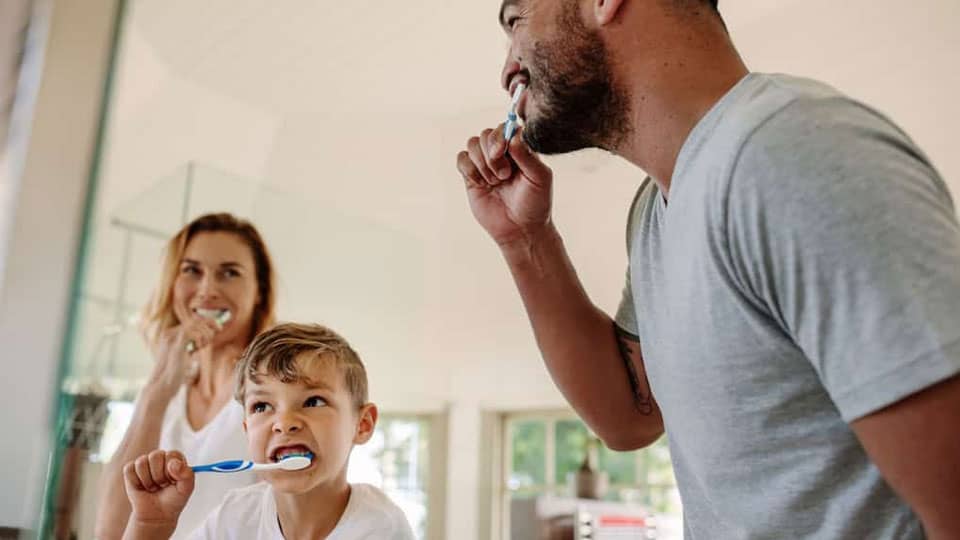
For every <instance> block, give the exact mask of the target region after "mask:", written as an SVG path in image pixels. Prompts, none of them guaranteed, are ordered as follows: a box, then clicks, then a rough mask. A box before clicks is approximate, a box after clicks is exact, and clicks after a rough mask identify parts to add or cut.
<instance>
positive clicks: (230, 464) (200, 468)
mask: <svg viewBox="0 0 960 540" xmlns="http://www.w3.org/2000/svg"><path fill="white" fill-rule="evenodd" d="M252 467H253V462H252V461H246V460H243V459H231V460H228V461H218V462H216V463H210V464H209V465H196V466H193V467H190V468H191V469H193V472H216V473H232V472H240V471H246V470H248V469H250V468H252Z"/></svg>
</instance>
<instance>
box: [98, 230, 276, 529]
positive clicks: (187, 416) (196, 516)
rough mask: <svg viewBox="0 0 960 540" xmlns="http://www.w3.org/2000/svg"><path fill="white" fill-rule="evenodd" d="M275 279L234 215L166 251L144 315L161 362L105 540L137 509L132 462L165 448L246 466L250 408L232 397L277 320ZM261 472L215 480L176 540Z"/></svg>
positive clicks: (110, 500)
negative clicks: (245, 362) (252, 350)
mask: <svg viewBox="0 0 960 540" xmlns="http://www.w3.org/2000/svg"><path fill="white" fill-rule="evenodd" d="M274 295H275V286H274V275H273V265H272V263H271V261H270V255H269V253H268V252H267V248H266V245H265V244H264V242H263V240H262V238H261V237H260V234H259V233H258V232H257V230H256V229H255V228H254V227H253V225H251V224H250V223H248V222H247V221H244V220H241V219H238V218H236V217H234V216H232V215H230V214H210V215H205V216H202V217H199V218H197V219H196V220H194V221H193V222H191V223H190V224H188V225H187V226H186V227H184V228H183V229H181V230H180V232H179V233H177V234H176V236H174V237H173V238H172V239H171V240H170V242H169V243H168V245H167V248H166V254H165V259H164V263H163V273H162V276H161V279H160V285H159V287H158V288H157V290H156V292H155V294H154V297H153V299H152V301H151V302H150V304H149V305H148V306H147V308H146V310H145V317H144V323H145V335H146V338H147V342H148V343H149V345H150V348H151V351H152V352H153V355H154V357H155V360H156V362H155V363H154V366H153V371H152V373H151V374H150V377H149V379H148V380H147V384H146V386H145V387H144V388H143V390H142V391H141V392H140V396H139V398H138V399H137V404H136V407H135V409H134V413H133V419H132V421H131V422H130V426H129V427H128V428H127V432H126V434H125V436H124V438H123V441H122V442H121V443H120V446H119V448H118V449H117V451H116V453H115V454H114V456H113V459H112V460H111V462H110V464H109V465H107V466H106V468H105V469H104V473H103V479H102V484H101V495H100V501H99V509H98V513H97V524H96V529H97V530H96V536H97V538H99V539H100V540H110V539H113V538H120V537H121V536H123V531H124V528H125V527H126V524H127V519H128V517H129V515H130V505H129V503H128V502H127V497H126V493H125V491H124V485H123V464H124V463H126V462H128V461H131V460H133V459H134V458H136V457H137V456H140V455H142V454H145V453H148V452H149V451H151V450H154V449H157V448H163V449H166V450H180V451H182V452H183V453H184V454H185V455H186V457H187V460H188V461H189V462H190V463H192V464H199V463H209V462H212V461H220V460H224V459H244V458H245V457H246V454H247V452H246V439H245V438H244V436H243V428H242V422H243V410H242V408H241V406H240V405H239V404H238V403H236V402H235V401H233V400H232V394H233V389H234V366H235V364H236V362H237V359H238V358H239V357H240V354H241V353H242V352H243V350H244V349H245V348H246V347H247V345H248V344H249V343H250V341H251V340H252V339H253V337H254V336H255V335H257V334H258V333H260V332H261V331H263V330H265V329H267V328H269V327H270V326H271V325H272V324H273V322H274ZM254 481H255V478H254V477H253V475H252V473H249V472H248V473H237V474H229V475H207V476H204V478H202V479H200V481H198V482H197V487H196V491H195V493H194V496H193V497H192V498H191V499H190V503H189V504H188V505H187V507H186V508H185V509H184V511H183V514H181V518H180V524H179V527H178V529H177V533H176V534H175V535H174V538H177V537H180V536H184V535H186V534H189V533H190V531H192V530H193V529H194V527H195V526H197V525H198V524H199V523H201V522H202V520H203V518H205V517H206V515H207V514H208V513H209V512H210V511H211V510H212V509H213V508H214V507H215V506H216V505H217V504H219V502H220V500H221V499H222V498H223V495H224V494H225V493H226V492H227V491H228V490H230V489H233V488H236V487H242V486H244V485H247V484H250V483H253V482H254Z"/></svg>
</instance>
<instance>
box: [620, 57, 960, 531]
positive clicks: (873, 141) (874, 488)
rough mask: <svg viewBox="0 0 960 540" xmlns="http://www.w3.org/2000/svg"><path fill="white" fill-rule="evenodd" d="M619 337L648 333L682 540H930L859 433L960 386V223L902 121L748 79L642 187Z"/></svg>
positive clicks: (649, 366)
mask: <svg viewBox="0 0 960 540" xmlns="http://www.w3.org/2000/svg"><path fill="white" fill-rule="evenodd" d="M628 246H629V248H628V249H629V256H630V266H629V269H628V276H627V277H628V279H627V288H626V290H625V291H624V299H623V302H622V304H621V306H620V310H619V312H618V314H617V318H616V320H617V324H618V325H619V326H620V327H621V328H623V329H624V330H626V331H628V332H631V333H635V334H637V335H638V336H639V339H640V346H641V350H642V352H643V358H644V366H645V369H646V372H647V376H648V378H649V381H650V385H651V389H652V392H653V395H654V397H655V399H656V400H657V402H658V404H659V405H660V409H661V410H662V412H663V417H664V423H665V425H666V430H667V436H668V437H669V441H670V449H671V453H672V456H673V462H674V468H675V472H676V477H677V481H678V484H679V488H680V493H681V497H682V500H683V506H684V522H685V529H686V538H687V540H703V539H710V540H715V539H754V538H828V539H832V538H838V539H839V538H870V539H894V538H896V539H902V538H922V537H923V531H922V528H921V526H920V523H919V521H918V520H917V518H916V517H915V515H914V514H913V513H912V512H911V510H910V509H909V508H908V507H907V506H906V504H905V503H904V502H903V501H902V500H900V499H899V498H898V497H897V496H896V495H895V494H894V493H893V491H892V490H891V488H890V487H889V486H888V485H887V484H886V483H885V482H884V480H883V478H882V477H881V475H880V472H879V471H878V469H877V468H876V467H875V466H874V465H872V463H871V462H870V461H869V459H868V458H867V456H866V454H865V453H864V451H863V449H862V447H861V445H860V443H859V442H858V440H857V438H856V437H855V435H854V433H853V432H852V431H851V429H850V427H849V425H848V423H849V422H852V421H853V420H856V419H858V418H860V417H863V416H865V415H867V414H870V413H871V412H874V411H877V410H879V409H881V408H883V407H885V406H887V405H890V404H893V403H895V402H897V401H899V400H901V399H903V398H904V397H906V396H909V395H910V394H913V393H915V392H917V391H919V390H922V389H924V388H926V387H928V386H930V385H932V384H935V383H937V382H939V381H942V380H944V379H947V378H949V377H951V376H952V375H955V374H957V373H958V372H960V227H958V225H957V220H956V215H955V213H954V209H953V203H952V201H951V199H950V196H949V194H948V191H947V189H946V187H945V185H944V183H943V181H942V180H941V179H940V177H939V175H938V174H937V172H936V171H935V170H934V169H933V167H932V166H931V165H930V163H929V161H928V160H927V159H926V157H925V156H924V155H923V153H922V152H921V151H920V150H919V149H917V147H916V146H915V145H914V144H913V142H912V141H911V140H910V139H909V138H908V137H907V136H906V135H905V134H904V133H903V132H901V131H900V130H899V129H898V128H897V127H896V126H894V125H893V124H892V123H891V122H890V121H888V120H887V119H886V118H884V117H883V116H881V115H880V114H878V113H876V112H875V111H873V110H871V109H869V108H867V107H865V106H864V105H861V104H859V103H857V102H855V101H853V100H851V99H849V98H847V97H845V96H843V95H841V94H839V93H837V92H836V91H835V90H833V89H830V88H828V87H826V86H824V85H822V84H819V83H816V82H813V81H808V80H804V79H798V78H793V77H787V76H783V75H761V74H751V75H749V76H747V77H746V78H744V79H743V80H741V81H740V82H739V83H738V84H737V85H736V86H735V87H734V88H733V89H732V90H731V91H730V92H729V93H727V95H725V96H724V97H723V98H722V100H721V101H720V102H719V103H718V104H717V105H716V106H715V107H713V109H711V110H710V111H709V112H708V114H707V115H706V116H705V117H704V118H703V119H702V120H701V121H700V122H699V123H698V124H697V126H696V127H695V128H694V130H693V131H692V133H691V134H690V136H689V138H688V139H687V141H686V142H685V144H684V145H683V148H682V150H681V152H680V155H679V156H678V159H677V164H676V169H675V172H674V176H673V179H672V183H671V186H670V193H669V202H666V201H665V200H664V198H663V197H662V195H661V193H660V191H659V190H658V189H657V186H656V184H655V183H654V182H652V181H649V180H648V181H647V182H645V183H644V185H643V187H641V188H640V191H639V193H638V195H637V199H636V200H635V202H634V205H633V207H632V210H631V214H630V223H629V225H628Z"/></svg>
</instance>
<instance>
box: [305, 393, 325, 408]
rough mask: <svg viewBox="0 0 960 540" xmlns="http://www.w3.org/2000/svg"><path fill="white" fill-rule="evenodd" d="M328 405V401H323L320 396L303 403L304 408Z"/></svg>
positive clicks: (312, 397)
mask: <svg viewBox="0 0 960 540" xmlns="http://www.w3.org/2000/svg"><path fill="white" fill-rule="evenodd" d="M326 404H327V400H325V399H323V398H322V397H320V396H311V397H309V398H307V400H306V401H304V402H303V406H304V407H323V406H325V405H326Z"/></svg>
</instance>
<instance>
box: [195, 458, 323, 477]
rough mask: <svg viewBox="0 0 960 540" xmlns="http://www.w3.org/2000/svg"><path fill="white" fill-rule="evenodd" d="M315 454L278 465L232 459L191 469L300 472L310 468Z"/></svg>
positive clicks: (206, 470) (283, 461) (284, 459)
mask: <svg viewBox="0 0 960 540" xmlns="http://www.w3.org/2000/svg"><path fill="white" fill-rule="evenodd" d="M312 459H313V454H308V455H305V456H287V457H285V458H283V459H281V460H280V461H278V462H276V463H254V462H252V461H247V460H245V459H231V460H228V461H218V462H216V463H210V464H209V465H196V466H193V467H190V468H191V469H193V472H198V473H199V472H216V473H234V472H241V471H275V470H282V471H299V470H300V469H306V468H307V467H309V466H310V462H311V461H312Z"/></svg>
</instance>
